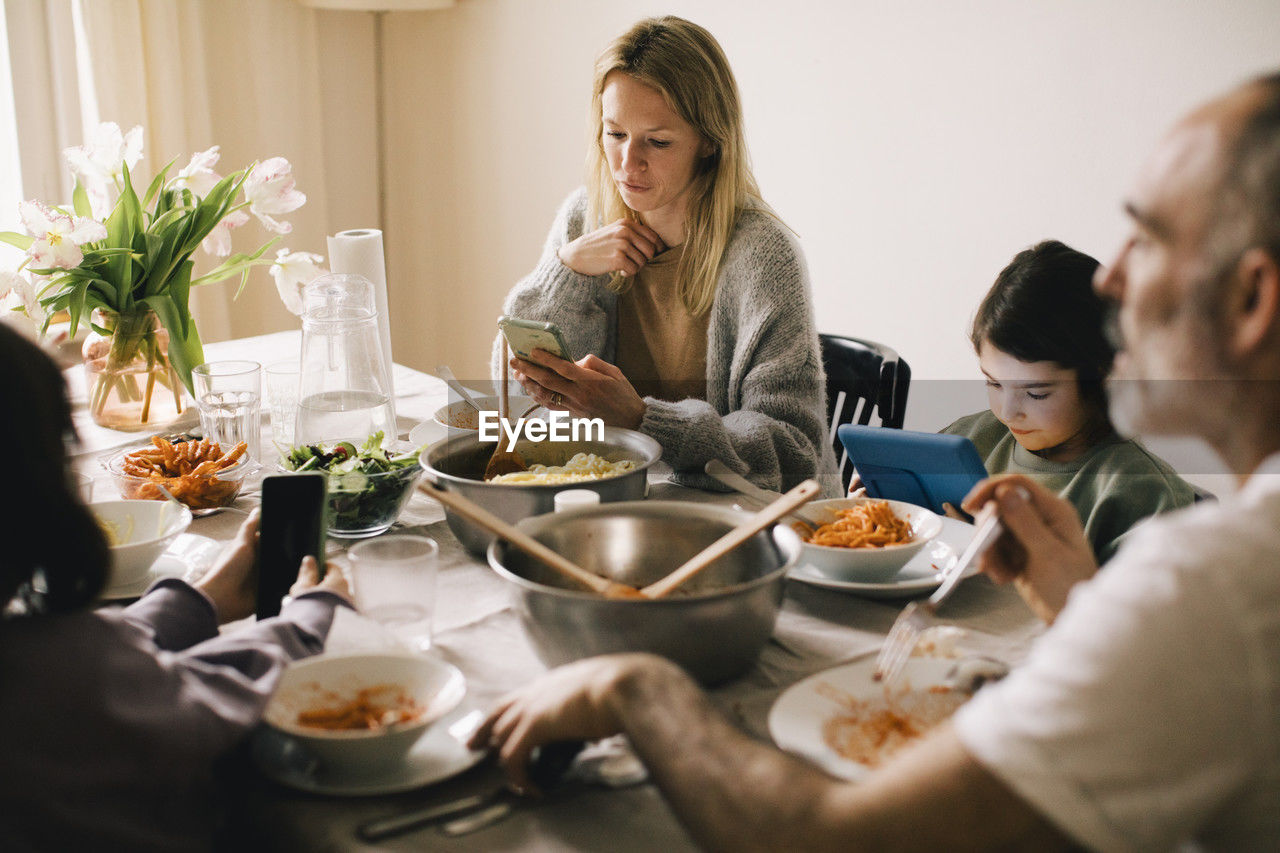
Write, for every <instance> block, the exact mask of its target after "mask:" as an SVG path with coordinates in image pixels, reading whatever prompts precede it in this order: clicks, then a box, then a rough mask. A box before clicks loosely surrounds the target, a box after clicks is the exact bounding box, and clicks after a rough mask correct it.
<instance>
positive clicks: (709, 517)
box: [489, 501, 800, 684]
mask: <svg viewBox="0 0 1280 853" xmlns="http://www.w3.org/2000/svg"><path fill="white" fill-rule="evenodd" d="M748 517H749V514H748V513H744V512H739V511H737V510H733V509H730V508H728V507H722V506H711V505H707V504H695V503H687V502H683V501H633V502H629V503H615V504H607V505H601V506H597V507H587V508H584V509H576V510H570V511H567V512H558V513H554V514H552V515H543V516H538V517H536V518H528V519H525V520H524V521H522V522H520V524H519V525H518V526H519V527H520V528H521V529H522V530H524V531H525V532H526V533H528V534H529V535H531V536H533V538H535V539H537V540H539V541H540V542H542V543H543V544H545V545H546V546H548V547H549V548H551V549H552V550H553V551H557V552H559V553H560V554H563V555H564V556H565V557H567V558H569V559H570V560H572V561H574V562H575V563H577V564H578V565H579V566H582V567H583V568H584V569H586V570H587V571H590V572H594V573H596V574H598V575H601V576H603V577H607V578H610V579H611V580H614V581H617V582H619V583H625V584H630V585H632V586H645V585H646V584H649V583H652V582H653V581H656V580H658V579H659V578H663V577H665V576H667V575H668V574H670V573H671V571H672V570H673V569H675V568H676V567H678V566H680V565H681V564H682V563H684V561H685V560H687V559H689V558H690V557H692V556H693V555H694V554H696V553H698V552H699V551H701V550H702V549H703V548H705V547H706V546H707V545H710V544H711V543H712V542H714V541H715V540H716V539H718V538H720V537H721V536H723V535H724V534H725V533H727V532H728V531H729V530H730V529H731V528H732V527H734V526H735V525H737V524H740V523H742V522H743V521H745V520H746V519H747V518H748ZM799 555H800V538H799V537H798V536H797V535H796V534H795V532H794V531H793V530H791V529H790V528H788V527H786V526H785V525H777V526H775V527H773V529H772V530H770V531H764V532H761V533H757V534H756V535H755V536H753V537H752V538H751V539H749V540H748V541H747V542H746V543H744V544H743V545H742V546H741V547H739V548H738V549H736V550H734V551H731V552H730V553H729V554H726V555H725V556H724V557H722V558H721V559H719V560H717V561H716V562H714V563H712V564H711V565H710V566H708V567H707V568H706V569H705V570H704V571H703V572H702V573H701V574H699V575H696V576H695V577H694V578H692V579H691V580H690V581H688V583H687V584H686V585H685V586H683V587H680V588H679V589H677V590H676V591H675V592H673V593H672V595H671V597H669V598H664V599H659V600H657V601H643V600H640V601H637V600H634V599H609V598H603V597H601V596H598V595H595V594H594V593H591V592H584V591H581V590H580V589H579V588H578V587H577V586H576V585H575V584H574V583H573V581H570V580H566V579H564V578H563V577H562V576H560V575H559V574H557V573H556V572H555V571H553V570H552V569H550V568H548V567H546V566H544V565H543V564H542V563H540V562H538V561H537V560H535V559H533V558H532V557H528V556H526V555H525V554H524V553H523V552H521V551H519V550H517V549H515V548H513V547H510V546H509V545H507V544H506V543H505V542H495V543H493V544H492V545H491V546H490V547H489V565H490V566H492V567H493V569H494V571H496V572H497V573H498V574H499V575H501V576H502V577H503V578H505V579H506V580H508V581H510V582H511V585H512V589H513V590H514V595H515V603H516V609H517V611H518V612H519V613H520V618H521V621H522V622H523V624H524V629H525V632H526V633H527V634H528V635H529V638H530V640H532V642H533V645H534V648H535V649H536V650H537V652H538V656H539V657H540V658H541V659H542V661H543V663H545V664H547V665H548V666H556V665H559V664H562V663H567V662H569V661H572V660H577V659H578V658H584V657H590V656H592V655H599V654H608V653H610V652H652V653H654V654H658V655H662V656H664V657H667V658H670V659H671V660H673V661H675V662H676V663H678V664H680V665H681V666H683V667H684V668H685V669H686V670H688V671H689V672H690V673H691V674H692V675H693V676H694V677H695V678H697V679H698V680H699V681H702V682H703V683H704V684H715V683H718V682H721V681H725V680H727V679H730V678H733V677H734V676H737V675H740V674H741V673H742V672H743V671H745V670H746V669H747V668H749V667H750V666H751V665H752V664H753V663H754V662H755V659H756V657H757V656H759V654H760V649H761V648H762V647H763V646H764V644H765V642H766V641H768V639H769V637H770V636H771V635H772V634H773V625H774V622H775V621H776V620H777V617H778V608H779V607H780V606H781V605H782V594H783V585H784V584H785V582H786V575H787V571H788V570H789V569H790V568H791V566H792V565H793V564H794V563H795V561H796V559H797V558H798V557H799Z"/></svg>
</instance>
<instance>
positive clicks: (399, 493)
mask: <svg viewBox="0 0 1280 853" xmlns="http://www.w3.org/2000/svg"><path fill="white" fill-rule="evenodd" d="M382 438H383V435H382V433H381V432H377V433H374V434H373V435H371V436H369V438H368V440H366V441H365V442H364V444H362V445H361V446H360V447H356V446H355V445H354V444H352V443H351V442H347V441H342V442H338V443H337V444H334V445H333V446H331V447H328V446H325V445H319V444H302V445H298V446H296V447H294V448H292V449H291V450H290V451H289V453H288V454H287V455H286V456H285V457H284V459H283V461H282V464H281V467H282V468H283V469H284V470H285V471H286V472H291V473H301V472H304V471H318V472H320V473H323V474H325V475H327V476H328V478H329V486H328V491H329V497H328V505H327V507H326V510H327V513H326V515H327V518H326V523H327V525H328V531H329V535H330V536H337V537H341V538H345V539H362V538H365V537H367V536H377V535H378V534H379V533H382V532H383V531H385V530H387V529H388V528H389V527H391V525H392V524H394V523H395V521H396V518H398V517H399V515H400V511H401V510H402V509H404V506H405V504H407V503H408V502H409V499H410V498H411V497H413V487H414V486H415V485H417V482H418V478H419V477H420V476H421V475H422V466H421V465H419V463H418V455H417V453H416V451H415V450H413V449H412V448H410V447H409V446H407V445H406V446H405V447H396V446H392V447H384V446H383V441H382Z"/></svg>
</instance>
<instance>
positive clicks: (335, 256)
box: [329, 228, 396, 415]
mask: <svg viewBox="0 0 1280 853" xmlns="http://www.w3.org/2000/svg"><path fill="white" fill-rule="evenodd" d="M329 269H330V270H332V271H333V272H336V273H349V274H353V275H362V276H364V277H365V278H367V279H369V281H371V282H373V298H374V301H375V303H376V307H377V309H378V337H379V338H380V339H381V341H382V358H383V360H384V361H386V365H387V381H388V382H389V383H391V387H390V388H388V389H387V391H388V393H390V395H391V399H392V405H393V406H394V404H395V403H394V401H395V396H396V390H395V380H394V379H393V378H392V374H393V373H394V371H393V370H392V368H391V365H392V361H391V314H390V312H389V311H388V310H387V307H388V306H387V264H386V261H385V259H384V256H383V253H382V232H381V231H379V230H378V229H377V228H355V229H352V230H350V231H339V232H338V233H337V234H335V235H333V236H332V237H330V238H329ZM392 414H393V415H394V409H393V410H392Z"/></svg>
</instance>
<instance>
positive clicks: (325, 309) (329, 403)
mask: <svg viewBox="0 0 1280 853" xmlns="http://www.w3.org/2000/svg"><path fill="white" fill-rule="evenodd" d="M302 298H303V308H304V313H303V315H302V362H301V367H302V375H301V379H300V387H299V398H298V422H297V429H296V434H295V436H294V441H295V442H296V443H298V444H319V443H324V444H333V443H334V442H338V441H349V442H351V443H352V444H355V445H356V446H359V445H360V444H361V443H363V442H364V441H365V440H366V439H368V438H369V436H370V435H372V434H373V433H375V432H378V431H379V430H381V431H382V432H383V433H384V435H385V440H386V442H388V443H389V442H391V441H393V440H394V439H395V437H396V430H395V412H394V409H393V408H392V403H391V395H390V388H391V382H390V379H389V371H390V369H391V366H390V365H389V364H386V363H385V362H384V361H383V357H382V346H381V344H380V342H379V338H378V322H377V318H378V313H377V309H376V308H375V307H374V296H373V284H372V283H370V281H369V280H368V279H367V278H365V277H364V276H359V275H325V276H321V277H320V278H317V279H316V280H315V281H313V282H311V283H310V284H308V285H307V286H306V288H304V289H303V296H302Z"/></svg>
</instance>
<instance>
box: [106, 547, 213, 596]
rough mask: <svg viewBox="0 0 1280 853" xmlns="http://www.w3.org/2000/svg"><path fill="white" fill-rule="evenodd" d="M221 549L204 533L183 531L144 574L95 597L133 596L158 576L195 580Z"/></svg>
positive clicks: (143, 590) (139, 593) (153, 581)
mask: <svg viewBox="0 0 1280 853" xmlns="http://www.w3.org/2000/svg"><path fill="white" fill-rule="evenodd" d="M221 552H222V544H221V543H220V542H217V541H216V540H213V539H210V538H209V537H208V536H200V535H198V534H195V533H183V534H182V535H181V536H178V537H176V538H175V539H174V540H173V541H172V542H171V543H169V547H168V548H166V549H165V551H164V553H163V554H161V555H160V556H159V557H158V558H157V559H156V561H155V562H154V563H153V564H152V565H151V571H150V572H148V573H147V575H146V577H144V578H142V579H141V580H139V581H138V582H136V583H131V584H121V585H119V586H112V587H108V588H107V589H105V590H103V592H102V594H101V595H100V596H99V598H100V599H101V600H102V601H121V600H124V599H129V598H137V597H138V596H140V595H142V594H143V593H144V592H146V591H147V587H149V586H151V584H153V583H155V582H156V581H158V580H159V579H160V578H182V579H183V580H186V581H196V580H198V579H199V578H200V576H201V575H203V574H204V573H205V572H206V571H207V570H208V569H209V567H210V566H212V565H213V561H214V560H216V559H217V558H218V554H219V553H221Z"/></svg>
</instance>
